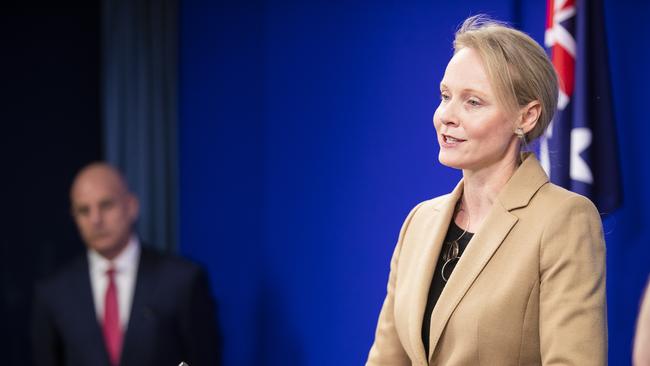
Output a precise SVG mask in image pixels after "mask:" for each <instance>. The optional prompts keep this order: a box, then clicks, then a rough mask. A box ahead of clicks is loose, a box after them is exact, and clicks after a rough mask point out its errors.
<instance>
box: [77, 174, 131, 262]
mask: <svg viewBox="0 0 650 366" xmlns="http://www.w3.org/2000/svg"><path fill="white" fill-rule="evenodd" d="M70 198H71V201H72V215H73V217H74V220H75V222H76V224H77V228H78V229H79V233H80V234H81V238H82V239H83V241H84V242H85V244H86V246H87V247H88V248H91V249H94V250H96V251H97V252H99V254H101V255H102V256H104V257H106V258H108V259H112V258H114V257H115V256H117V255H118V254H119V253H120V252H121V251H122V249H124V247H125V246H126V245H127V244H128V241H129V238H130V236H131V233H132V226H133V223H134V222H135V220H136V218H137V214H138V202H137V199H136V198H135V197H134V196H133V195H132V194H131V193H129V192H128V190H127V188H126V186H125V185H124V183H123V181H122V180H121V179H120V177H119V175H117V173H116V172H115V171H114V170H112V169H110V168H107V167H104V166H98V167H91V168H87V169H86V170H84V171H83V172H82V173H80V174H79V176H78V177H77V179H76V180H75V183H74V185H73V187H72V190H71V192H70Z"/></svg>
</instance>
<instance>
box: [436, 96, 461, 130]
mask: <svg viewBox="0 0 650 366" xmlns="http://www.w3.org/2000/svg"><path fill="white" fill-rule="evenodd" d="M455 104H456V103H454V102H453V101H443V102H442V103H440V106H438V113H437V114H438V118H439V119H440V123H442V124H444V125H458V113H457V111H456V105H455Z"/></svg>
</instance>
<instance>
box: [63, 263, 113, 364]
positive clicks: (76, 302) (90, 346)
mask: <svg viewBox="0 0 650 366" xmlns="http://www.w3.org/2000/svg"><path fill="white" fill-rule="evenodd" d="M75 273H77V275H75V276H74V277H73V278H72V281H75V282H76V283H75V284H74V285H73V287H72V288H76V289H77V290H76V292H77V296H73V297H72V299H71V300H72V301H70V302H69V303H68V304H69V309H70V314H74V319H75V321H74V324H71V326H73V327H83V328H84V329H82V330H80V332H79V333H78V334H82V335H83V336H84V338H85V339H80V340H79V342H80V343H81V344H85V345H86V346H85V347H82V348H81V349H83V352H84V353H86V357H83V358H82V359H84V360H92V364H93V365H108V353H107V352H106V347H105V346H104V336H103V335H102V330H101V326H100V324H99V321H98V317H97V314H96V313H95V303H94V300H93V292H92V288H91V284H90V271H89V267H88V258H87V257H86V256H85V255H83V256H82V257H81V260H80V261H79V262H77V269H76V270H75Z"/></svg>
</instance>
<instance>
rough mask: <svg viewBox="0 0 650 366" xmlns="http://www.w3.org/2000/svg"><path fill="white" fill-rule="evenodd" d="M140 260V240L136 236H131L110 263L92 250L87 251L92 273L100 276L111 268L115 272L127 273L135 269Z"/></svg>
mask: <svg viewBox="0 0 650 366" xmlns="http://www.w3.org/2000/svg"><path fill="white" fill-rule="evenodd" d="M139 258H140V240H139V239H138V237H137V236H136V235H132V236H131V238H130V239H129V242H128V243H127V244H126V247H125V248H124V249H123V250H122V252H121V253H120V254H118V255H117V257H115V258H114V259H113V260H112V261H110V260H108V259H106V258H104V257H103V256H102V255H101V254H99V252H97V251H96V250H94V249H89V250H88V263H89V265H90V270H91V271H92V272H99V273H101V274H104V273H106V271H107V270H108V269H109V268H110V267H111V265H112V266H113V268H114V269H115V271H116V272H118V273H120V272H122V273H123V272H127V271H131V270H133V269H134V268H136V267H137V263H138V259H139Z"/></svg>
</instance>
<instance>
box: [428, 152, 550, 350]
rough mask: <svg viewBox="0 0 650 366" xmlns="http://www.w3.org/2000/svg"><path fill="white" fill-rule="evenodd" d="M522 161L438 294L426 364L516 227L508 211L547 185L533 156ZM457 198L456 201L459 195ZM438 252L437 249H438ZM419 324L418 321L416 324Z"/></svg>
mask: <svg viewBox="0 0 650 366" xmlns="http://www.w3.org/2000/svg"><path fill="white" fill-rule="evenodd" d="M522 157H523V163H522V165H521V166H520V167H519V168H518V169H517V170H516V171H515V174H514V175H513V176H512V177H511V178H510V180H509V181H508V183H507V184H506V185H505V186H504V188H503V189H502V190H501V192H500V193H499V195H498V196H497V200H496V201H495V202H494V205H493V206H492V209H491V211H490V213H489V214H488V216H487V217H486V218H485V221H484V222H483V224H482V227H481V229H480V230H479V231H478V232H477V233H476V234H475V235H474V237H472V239H471V240H470V243H469V244H468V246H467V249H466V250H465V252H464V253H463V255H462V257H461V259H460V260H459V261H458V264H457V265H456V268H455V269H454V273H453V275H452V276H451V278H450V279H449V282H448V283H447V285H446V286H445V288H444V290H443V291H442V294H440V298H439V299H438V302H437V303H436V306H435V308H434V309H433V313H432V316H431V328H430V332H429V350H430V351H429V355H428V360H429V361H430V360H431V357H432V356H433V354H434V351H435V348H436V346H437V344H438V341H439V340H440V336H441V335H442V332H443V330H444V328H445V326H446V325H447V322H448V321H449V318H450V317H451V315H452V313H453V312H454V310H455V309H456V306H458V303H459V302H460V301H461V299H462V298H463V296H465V294H466V293H467V291H468V290H469V288H470V287H471V285H472V283H474V281H475V280H476V278H477V277H478V276H479V274H480V273H481V271H482V270H483V268H484V267H485V265H486V264H487V263H488V261H489V260H490V258H492V255H493V254H494V252H495V251H496V250H497V249H498V248H499V247H500V246H501V243H503V241H504V240H506V237H507V236H508V233H509V232H510V230H511V229H512V227H513V226H514V225H515V224H516V223H517V220H518V219H517V217H516V216H515V215H513V214H512V213H510V211H511V210H514V209H516V208H520V207H525V206H526V205H528V203H529V202H530V200H531V199H532V197H533V196H534V194H535V193H536V192H537V191H538V190H539V188H541V187H542V186H543V185H544V184H545V183H546V182H548V177H547V176H546V173H544V170H543V169H542V168H541V166H540V165H539V163H538V162H537V159H536V158H535V156H534V155H532V154H530V153H526V154H524V155H523V156H522ZM457 189H458V187H457ZM454 192H456V190H454ZM461 193H462V191H461ZM458 197H460V193H459V195H458ZM457 199H458V198H457ZM454 202H455V201H454ZM452 213H453V210H452ZM441 216H444V218H446V220H445V221H444V223H445V224H446V225H449V222H450V220H451V215H449V217H447V215H441ZM437 229H438V230H441V231H442V232H444V233H446V231H447V230H446V228H444V227H438V228H437ZM440 241H442V238H441V239H440ZM438 245H440V244H438ZM439 251H440V249H439V248H438V252H439ZM438 252H437V253H435V256H434V257H433V258H438ZM428 254H429V253H427V255H428ZM421 280H422V281H423V282H422V283H426V284H430V283H431V275H430V276H429V278H428V280H426V281H425V280H424V279H421ZM427 291H428V287H427ZM424 301H426V299H425V300H424ZM417 304H418V306H419V305H420V303H417ZM423 306H424V305H423ZM420 319H422V313H421V314H420ZM421 322H422V320H420V323H421ZM420 343H422V342H420ZM422 350H423V351H422V352H421V353H423V352H424V349H423V348H422Z"/></svg>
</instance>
